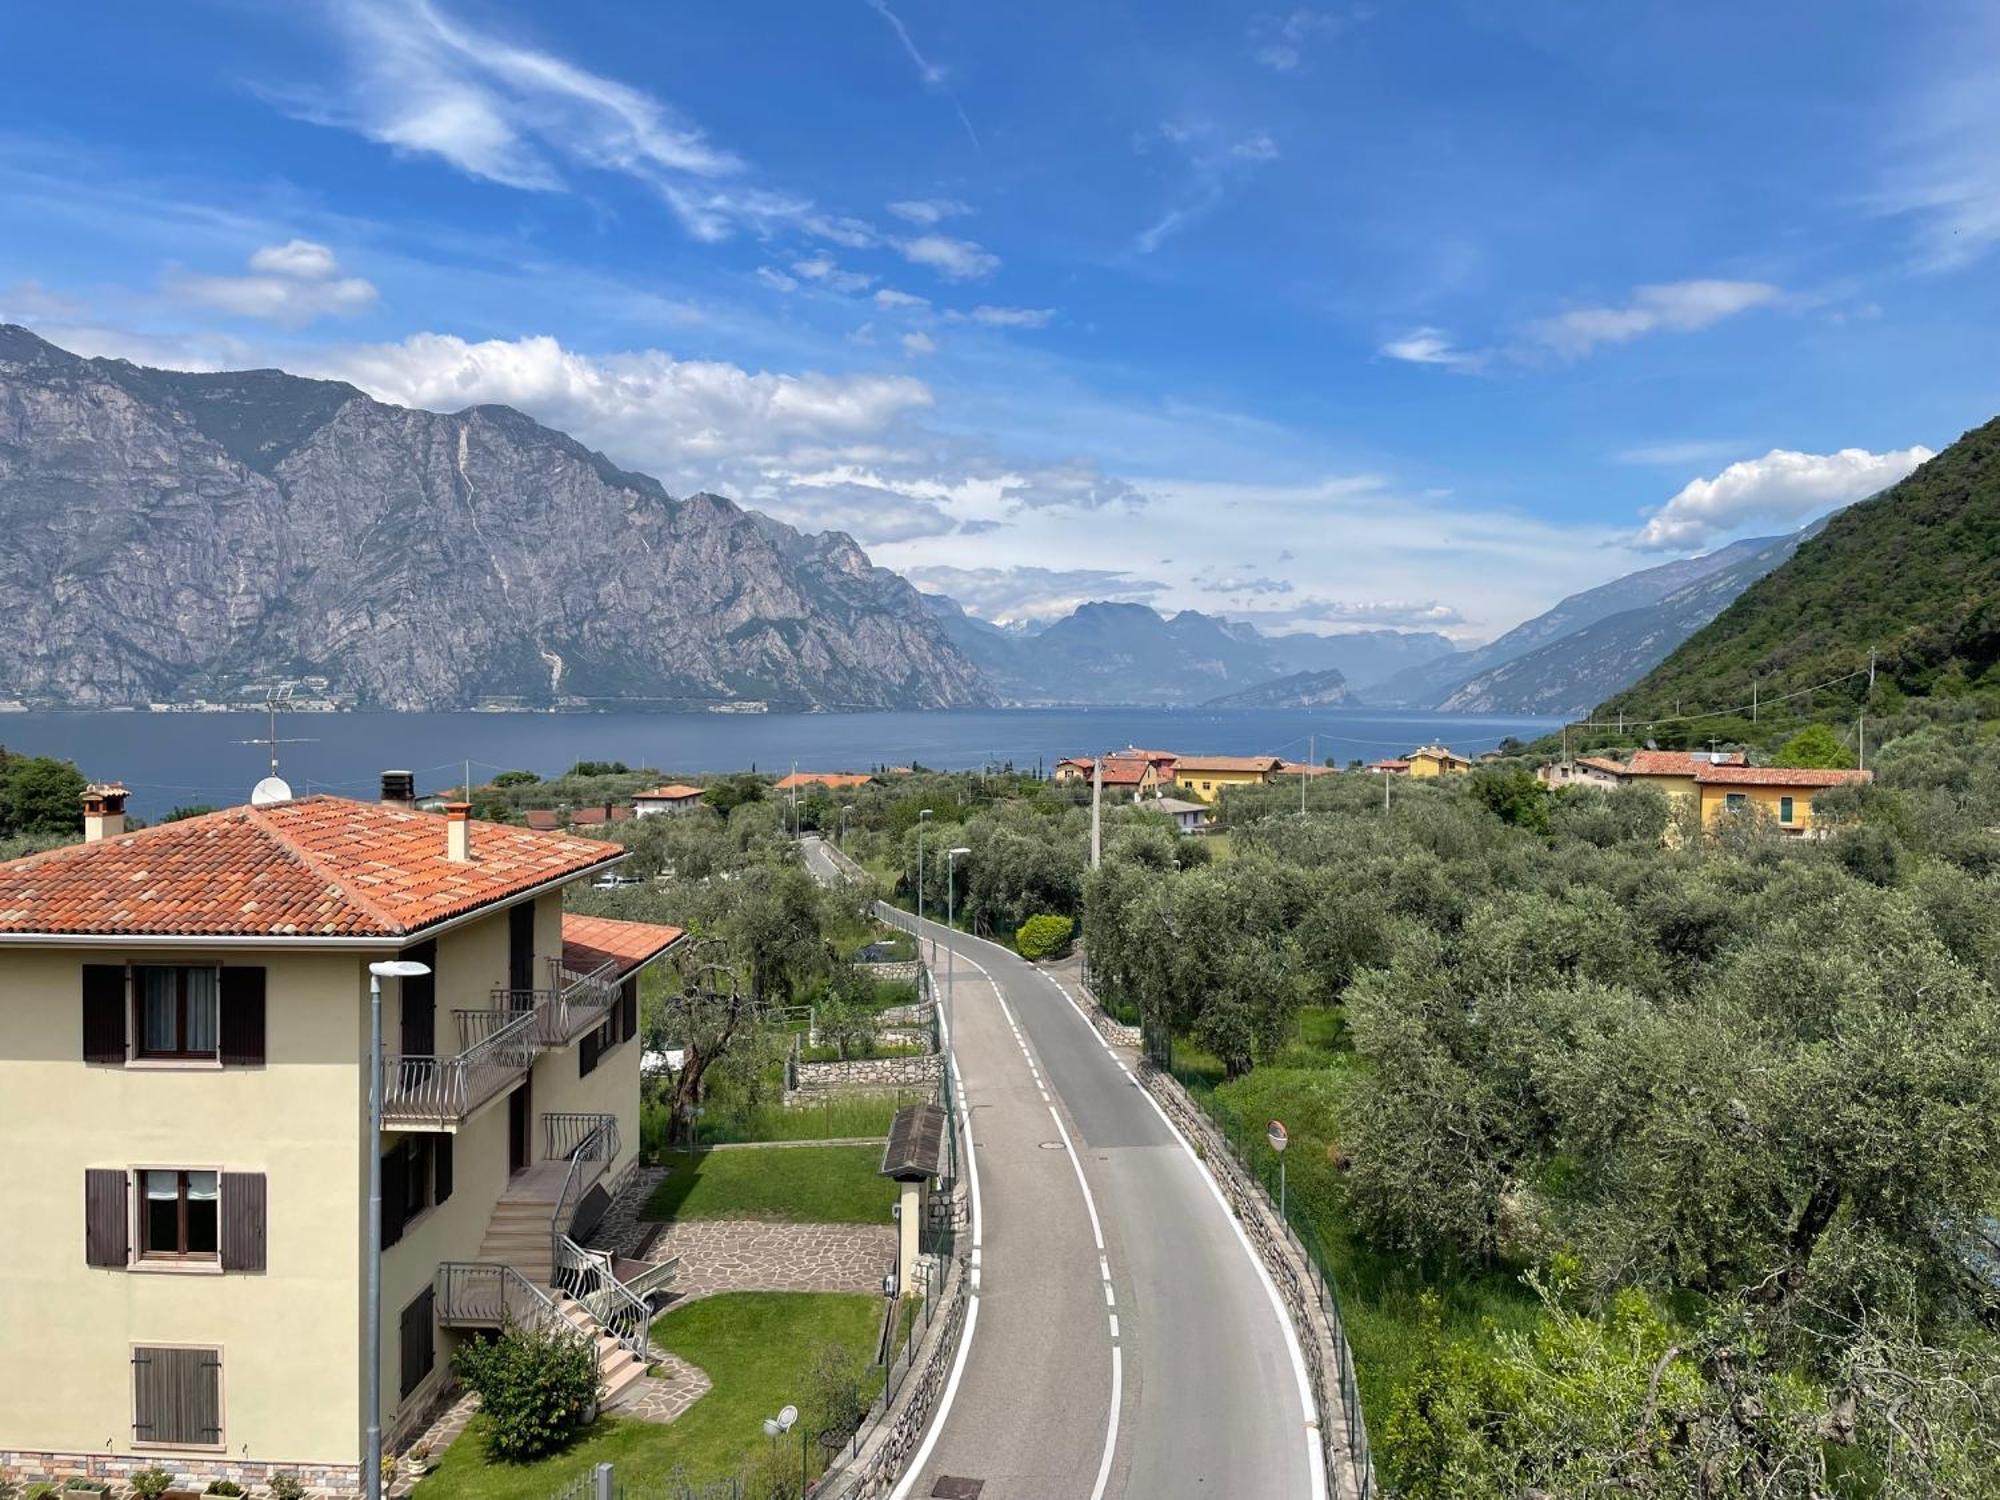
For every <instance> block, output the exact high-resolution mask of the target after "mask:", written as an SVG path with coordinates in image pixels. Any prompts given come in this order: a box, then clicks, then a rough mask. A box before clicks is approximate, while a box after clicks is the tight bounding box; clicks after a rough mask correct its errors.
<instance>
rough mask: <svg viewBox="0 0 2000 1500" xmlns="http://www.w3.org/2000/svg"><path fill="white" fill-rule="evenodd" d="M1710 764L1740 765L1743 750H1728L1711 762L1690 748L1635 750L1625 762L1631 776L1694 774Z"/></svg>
mask: <svg viewBox="0 0 2000 1500" xmlns="http://www.w3.org/2000/svg"><path fill="white" fill-rule="evenodd" d="M1710 764H1720V765H1725V766H1740V765H1742V764H1743V755H1742V752H1741V751H1727V752H1723V753H1722V755H1721V758H1720V760H1719V761H1716V762H1710V761H1709V760H1707V759H1706V758H1703V759H1701V760H1696V759H1695V758H1694V753H1693V752H1692V751H1689V750H1634V751H1633V752H1632V758H1631V759H1630V760H1629V761H1627V762H1626V763H1625V771H1626V774H1628V775H1631V776H1692V775H1694V773H1695V772H1696V771H1697V770H1698V769H1700V768H1701V767H1702V766H1705V765H1710Z"/></svg>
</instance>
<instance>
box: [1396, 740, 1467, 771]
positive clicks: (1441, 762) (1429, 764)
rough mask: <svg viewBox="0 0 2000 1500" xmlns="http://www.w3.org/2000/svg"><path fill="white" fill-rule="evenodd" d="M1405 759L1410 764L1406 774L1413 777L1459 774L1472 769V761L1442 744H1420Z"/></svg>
mask: <svg viewBox="0 0 2000 1500" xmlns="http://www.w3.org/2000/svg"><path fill="white" fill-rule="evenodd" d="M1403 759H1404V760H1405V761H1406V762H1408V764H1409V769H1408V771H1406V772H1405V773H1404V774H1405V775H1408V776H1412V777H1429V776H1457V775H1461V774H1463V773H1464V772H1466V771H1470V770H1471V769H1472V762H1471V761H1469V760H1467V759H1466V758H1465V757H1464V756H1463V755H1458V754H1454V753H1453V752H1452V751H1450V750H1447V749H1445V747H1444V746H1442V745H1422V746H1419V747H1418V748H1417V749H1415V750H1412V751H1411V752H1410V753H1409V754H1408V755H1406V756H1404V757H1403Z"/></svg>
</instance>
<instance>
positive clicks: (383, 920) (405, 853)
mask: <svg viewBox="0 0 2000 1500" xmlns="http://www.w3.org/2000/svg"><path fill="white" fill-rule="evenodd" d="M471 839H472V854H473V857H472V859H471V860H470V861H469V862H467V863H463V864H461V863H456V862H454V861H452V860H450V859H447V858H446V857H445V820H444V819H443V818H440V817H438V816H437V815H436V814H434V813H425V812H416V811H413V810H410V809H407V808H400V807H388V806H384V805H383V804H381V803H377V802H353V801H349V800H348V799H347V798H344V797H328V796H315V797H301V798H299V799H298V800H297V801H294V802H280V803H276V804H274V805H272V806H270V807H232V808H226V809H224V810H223V811H221V812H214V813H208V814H206V815H204V816H202V817H198V818H186V819H183V820H181V821H180V822H177V823H163V824H161V825H160V826H159V827H157V828H145V829H140V830H138V831H137V832H133V833H127V834H120V835H118V836H116V837H113V838H108V839H102V840H100V841H98V842H97V843H94V844H69V845H65V846H64V847H63V848H60V849H51V850H49V851H47V852H46V853H43V854H31V855H29V856H27V857H26V858H24V859H17V860H11V861H8V862H7V863H5V864H0V933H48V934H51V935H63V934H71V935H77V934H85V933H115V934H131V935H133V936H135V937H136V936H144V935H147V934H152V935H156V936H197V937H279V938H283V937H390V938H394V937H402V936H405V935H407V934H409V933H413V932H416V931H419V930H420V929H422V928H424V927H428V926H430V925H431V924H432V923H435V922H441V921H444V920H445V919H446V918H449V917H455V916H460V915H462V914H464V913H466V912H469V911H472V910H474V909H476V908H478V907H481V906H485V905H488V904H490V903H493V902H496V901H502V900H505V899H507V898H508V897H511V896H518V895H520V894H521V893H522V892H524V891H528V890H532V889H533V888H534V887H536V886H539V885H542V884H544V883H545V882H548V881H551V880H559V879H561V878H563V877H565V876H570V875H580V874H584V873H586V872H588V871H590V870H594V869H598V868H600V867H602V866H605V865H609V864H611V863H612V862H614V861H615V860H617V859H618V858H619V857H620V856H621V855H622V854H623V853H624V851H623V850H622V849H621V848H620V847H619V846H618V845H616V844H606V843H600V842H598V841H596V840H594V839H580V838H572V837H569V836H567V835H564V834H551V833H542V832H538V831H535V830H533V829H527V828H515V827H511V826H509V825H507V824H504V823H483V822H482V823H474V824H472V825H471Z"/></svg>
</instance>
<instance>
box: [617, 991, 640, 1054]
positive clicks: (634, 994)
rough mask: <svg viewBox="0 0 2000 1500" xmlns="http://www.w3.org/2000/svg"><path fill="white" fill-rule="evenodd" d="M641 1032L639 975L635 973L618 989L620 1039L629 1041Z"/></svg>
mask: <svg viewBox="0 0 2000 1500" xmlns="http://www.w3.org/2000/svg"><path fill="white" fill-rule="evenodd" d="M638 1034H639V976H638V975H636V974H634V975H633V976H632V977H631V978H630V979H628V980H626V981H625V983H624V984H623V985H621V986H620V987H619V990H618V1040H619V1041H621V1042H629V1041H631V1040H632V1038H633V1037H635V1036H637V1035H638Z"/></svg>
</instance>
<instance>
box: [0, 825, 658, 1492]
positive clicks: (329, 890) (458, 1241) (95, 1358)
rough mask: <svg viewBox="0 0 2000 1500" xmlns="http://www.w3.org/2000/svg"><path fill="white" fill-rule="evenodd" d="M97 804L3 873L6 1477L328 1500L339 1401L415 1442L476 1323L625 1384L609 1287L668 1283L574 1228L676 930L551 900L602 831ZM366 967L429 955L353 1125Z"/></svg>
mask: <svg viewBox="0 0 2000 1500" xmlns="http://www.w3.org/2000/svg"><path fill="white" fill-rule="evenodd" d="M405 794H406V793H405ZM124 802H125V793H124V789H123V788H122V787H116V786H110V787H93V788H91V789H90V791H89V793H88V794H87V795H86V802H85V830H86V831H85V839H84V842H82V843H79V844H73V845H69V846H65V847H63V848H59V849H54V850H50V851H48V852H45V853H42V854H36V855H31V856H29V857H27V858H25V859H17V860H13V861H9V862H6V863H4V864H0V995H4V997H5V1002H4V1004H0V1139H4V1140H5V1141H6V1142H7V1148H8V1150H7V1174H6V1182H7V1195H8V1210H9V1211H8V1213H7V1214H6V1215H5V1216H4V1218H0V1265H4V1266H5V1267H6V1274H5V1276H4V1277H0V1334H4V1344H5V1347H6V1349H7V1351H8V1352H9V1354H10V1355H11V1356H13V1359H12V1365H13V1367H14V1374H15V1376H16V1378H15V1379H14V1380H13V1381H12V1382H10V1384H9V1387H8V1389H7V1393H6V1396H5V1397H4V1399H0V1479H8V1480H15V1481H19V1480H22V1479H24V1478H30V1477H40V1476H61V1475H65V1474H84V1473H89V1474H91V1475H95V1476H100V1477H103V1478H106V1479H114V1480H115V1479H123V1478H128V1477H129V1476H130V1475H131V1474H132V1473H134V1472H135V1471H136V1470H138V1469H141V1468H148V1467H153V1466H156V1465H157V1466H160V1467H164V1468H167V1469H169V1470H171V1471H173V1472H174V1473H176V1474H179V1475H184V1476H189V1477H190V1478H192V1479H193V1481H194V1487H195V1488H200V1487H201V1486H202V1485H204V1484H206V1483H207V1482H208V1481H209V1480H210V1479H213V1478H221V1477H229V1478H233V1479H235V1480H237V1481H238V1482H239V1483H243V1484H245V1485H246V1486H256V1487H258V1488H263V1487H264V1486H266V1485H268V1484H269V1482H270V1480H271V1478H272V1476H274V1475H275V1474H278V1473H289V1474H294V1475H297V1476H298V1478H299V1479H300V1480H301V1481H302V1482H303V1483H304V1484H305V1485H306V1487H307V1488H308V1489H314V1490H325V1491H329V1492H332V1493H335V1494H351V1493H354V1492H356V1491H357V1490H358V1489H359V1488H360V1487H361V1483H362V1475H363V1464H364V1434H365V1432H366V1429H367V1427H368V1425H369V1419H370V1418H371V1417H372V1418H373V1419H374V1420H375V1421H376V1422H378V1423H379V1425H380V1427H381V1429H382V1432H383V1434H384V1436H385V1439H386V1441H387V1443H388V1445H390V1446H391V1447H392V1448H393V1446H394V1445H396V1444H397V1443H399V1442H402V1441H405V1440H407V1439H408V1437H410V1436H411V1435H412V1434H413V1433H414V1432H415V1431H419V1430H421V1424H422V1422H423V1421H424V1420H425V1419H426V1417H427V1413H428V1408H429V1407H430V1406H431V1404H432V1403H433V1401H434V1399H435V1397H436V1396H437V1394H438V1392H439V1391H440V1389H441V1387H442V1384H443V1382H444V1381H445V1380H446V1378H447V1375H448V1371H449V1367H450V1357H451V1351H452V1348H453V1347H454V1345H455V1344H456V1343H457V1342H458V1341H459V1340H461V1339H464V1338H468V1337H472V1336H474V1335H476V1334H477V1333H479V1332H480V1331H482V1330H491V1329H493V1328H495V1327H496V1326H498V1323H499V1321H500V1318H501V1315H502V1313H503V1312H506V1313H508V1314H509V1315H511V1316H514V1317H516V1318H519V1319H524V1320H526V1321H529V1322H536V1323H542V1324H544V1325H545V1326H547V1327H549V1328H551V1329H552V1330H554V1331H555V1333H556V1334H557V1335H558V1336H561V1337H573V1338H577V1339H579V1340H580V1341H582V1342H584V1343H586V1344H587V1345H591V1346H592V1347H596V1348H598V1349H599V1350H600V1353H599V1361H600V1362H599V1374H600V1381H601V1391H602V1396H603V1399H604V1400H605V1402H606V1403H607V1404H615V1403H616V1402H617V1401H619V1400H620V1399H622V1398H623V1397H624V1396H625V1395H627V1394H628V1393H629V1392H630V1391H631V1390H632V1389H633V1388H634V1386H635V1383H636V1382H637V1381H638V1380H639V1378H640V1376H641V1375H642V1374H643V1372H644V1369H645V1355H644V1352H643V1351H644V1344H643V1341H642V1336H643V1327H642V1324H643V1316H642V1315H639V1314H633V1313H632V1311H631V1308H632V1305H633V1304H628V1303H625V1302H622V1301H619V1300H618V1297H619V1296H621V1295H624V1294H627V1293H629V1294H630V1295H631V1296H632V1297H634V1298H643V1297H644V1296H645V1295H646V1294H647V1293H648V1292H649V1291H650V1290H651V1289H653V1287H654V1286H656V1285H657V1283H658V1281H659V1278H660V1277H661V1276H663V1275H668V1274H670V1272H668V1271H664V1270H662V1269H660V1268H654V1267H649V1266H645V1265H641V1264H636V1263H632V1262H627V1261H622V1260H617V1259H612V1258H606V1259H602V1260H599V1259H596V1258H593V1257H591V1256H590V1255H588V1254H586V1251H585V1248H584V1247H585V1246H586V1245H587V1244H588V1242H589V1239H590V1235H591V1231H592V1229H593V1227H594V1226H593V1224H592V1222H590V1220H591V1218H592V1216H593V1214H597V1213H599V1211H600V1208H601V1204H602V1203H603V1202H604V1201H605V1195H606V1194H608V1193H609V1192H610V1191H612V1190H613V1189H615V1188H616V1187H617V1185H618V1184H619V1182H620V1179H621V1178H623V1177H624V1176H625V1175H626V1174H627V1173H628V1172H629V1170H630V1169H631V1168H632V1166H633V1165H634V1164H635V1163H636V1160H637V1149H638V1144H639V1121H638V1113H639V1053H640V1044H639V1041H638V1038H637V1034H636V1033H637V1030H638V975H639V973H640V972H641V971H642V970H643V969H644V968H645V967H646V966H647V965H648V964H651V963H653V962H655V961H656V960H657V959H659V958H660V956H661V955H662V954H664V953H666V952H667V951H668V950H669V949H670V948H671V947H672V946H673V944H674V943H675V942H676V941H677V940H678V939H679V938H680V936H681V934H680V932H679V930H678V929H676V928H671V927H658V926H651V925H648V924H643V923H631V922H613V921H606V920H603V919H589V920H585V919H579V918H574V917H568V916H566V915H565V914H564V912H563V909H562V906H563V896H562V892H563V888H564V887H565V886H567V885H568V884H570V883H571V882H572V881H576V880H582V879H588V878H590V877H592V876H594V875H597V874H600V873H602V872H603V871H605V870H608V869H610V868H612V867H613V866H615V865H616V864H617V863H618V862H619V861H620V860H621V859H623V858H624V851H623V850H622V849H621V848H620V847H619V846H617V845H615V844H607V843H600V842H598V841H596V840H592V839H584V838H577V837H574V836H571V835H567V834H562V833H544V832H537V831H534V830H529V829H524V828H517V827H509V826H505V825H501V824H493V823H481V822H474V821H472V820H471V819H470V817H469V816H468V809H467V808H466V806H465V805H464V804H463V803H454V804H452V805H451V806H450V807H449V808H448V809H447V810H446V812H445V814H444V815H443V816H438V815H436V814H433V813H426V812H420V811H417V810H416V809H414V808H413V807H412V806H410V805H409V803H408V802H407V801H406V800H401V799H398V800H396V801H391V802H384V803H364V802H356V801H349V800H346V799H343V798H336V797H327V796H316V797H303V798H299V799H296V800H291V801H281V802H275V803H272V804H269V805H265V806H255V807H235V808H229V809H226V810H224V811H221V812H215V813H210V814H207V815H205V816H202V817H195V818H189V819H186V820H183V821H180V822H174V823H167V824H163V825H161V826H159V827H156V828H148V829H143V830H138V831H127V830H126V829H125V827H124ZM389 960H401V961H405V962H415V963H418V964H421V965H423V967H424V970H425V972H423V973H421V974H414V975H411V976H409V977H405V978H400V979H398V978H389V979H385V980H383V981H382V984H381V987H382V997H381V1025H382V1036H383V1051H384V1054H385V1063H384V1067H383V1075H382V1106H381V1108H382V1117H383V1125H382V1130H381V1133H380V1135H379V1136H378V1137H373V1138H371V1136H370V1134H369V1093H370V1069H369V1068H368V1067H367V1066H365V1065H364V1059H365V1058H367V1057H368V1055H369V1046H370V1035H371V999H370V973H369V968H370V965H371V964H375V963H379V962H383V961H389ZM371 1161H372V1162H373V1163H374V1165H375V1166H376V1167H378V1168H379V1172H380V1182H381V1227H380V1231H379V1234H378V1235H377V1236H376V1237H375V1243H374V1246H371V1243H370V1240H371V1237H370V1234H369V1223H370V1210H369V1196H370V1195H369V1178H370V1164H371ZM371 1248H379V1251H380V1258H381V1260H380V1264H381V1303H380V1305H381V1315H380V1321H379V1332H380V1346H379V1347H380V1363H379V1365H378V1366H377V1372H378V1375H379V1380H380V1401H379V1405H378V1407H377V1409H376V1410H375V1411H374V1412H372V1413H370V1412H366V1411H364V1409H363V1408H364V1404H365V1403H364V1400H363V1395H362V1393H363V1388H364V1386H363V1377H364V1373H365V1371H364V1362H363V1358H362V1353H361V1351H362V1349H363V1348H364V1347H365V1344H366V1336H367V1331H368V1330H367V1322H366V1317H365V1309H366V1299H365V1296H364V1288H365V1285H366V1278H367V1271H368V1265H369V1259H370V1251H371ZM590 1278H596V1281H597V1291H596V1293H595V1295H594V1297H593V1301H592V1306H591V1307H590V1308H586V1307H584V1306H583V1305H582V1304H581V1303H576V1302H573V1301H572V1300H571V1299H570V1297H569V1295H568V1294H569V1292H571V1291H585V1290H587V1289H588V1286H589V1285H590ZM613 1280H615V1281H617V1282H618V1283H619V1286H620V1288H621V1289H622V1290H621V1292H620V1293H618V1294H614V1293H613V1292H612V1291H611V1289H610V1286H609V1282H610V1281H613ZM593 1309H594V1310H593ZM558 1325H563V1326H558ZM600 1333H601V1334H602V1335H603V1337H602V1339H600V1338H599V1334H600ZM29 1372H32V1378H23V1377H26V1376H28V1375H29Z"/></svg>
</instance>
